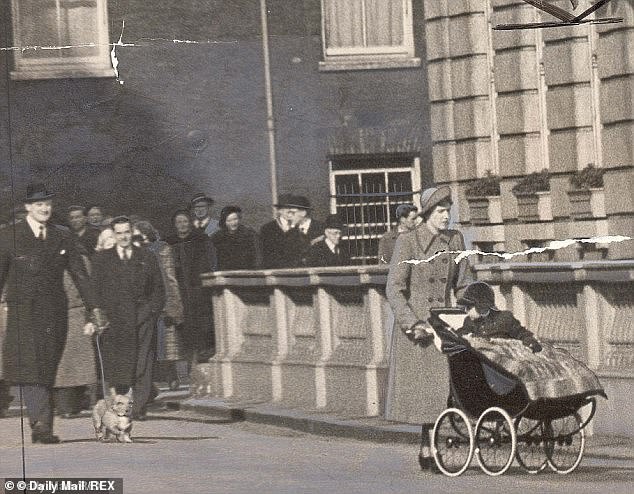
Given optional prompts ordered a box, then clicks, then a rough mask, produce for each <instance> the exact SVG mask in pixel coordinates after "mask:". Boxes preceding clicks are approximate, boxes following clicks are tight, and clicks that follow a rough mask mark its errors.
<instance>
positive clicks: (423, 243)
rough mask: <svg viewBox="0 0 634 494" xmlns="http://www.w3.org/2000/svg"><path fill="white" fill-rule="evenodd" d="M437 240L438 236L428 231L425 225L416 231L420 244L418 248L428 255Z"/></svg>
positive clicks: (417, 240)
mask: <svg viewBox="0 0 634 494" xmlns="http://www.w3.org/2000/svg"><path fill="white" fill-rule="evenodd" d="M435 238H436V235H434V234H433V233H432V232H430V231H429V230H428V228H427V227H426V226H425V223H422V224H421V225H420V226H419V227H418V228H417V229H416V242H418V246H419V247H420V248H421V249H422V251H423V253H424V254H427V251H428V250H429V247H430V246H431V244H432V242H433V241H434V239H435Z"/></svg>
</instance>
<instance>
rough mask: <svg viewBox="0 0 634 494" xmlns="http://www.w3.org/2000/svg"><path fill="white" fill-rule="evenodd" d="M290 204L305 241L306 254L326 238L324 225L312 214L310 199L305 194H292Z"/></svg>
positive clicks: (297, 226) (303, 241)
mask: <svg viewBox="0 0 634 494" xmlns="http://www.w3.org/2000/svg"><path fill="white" fill-rule="evenodd" d="M292 198H293V201H292V204H290V207H291V212H292V213H293V216H294V218H293V220H294V221H293V223H294V226H295V228H297V229H298V230H299V233H300V238H301V239H302V243H303V247H302V248H303V252H304V254H306V253H307V252H308V249H309V248H310V246H311V245H313V244H315V243H317V242H318V241H319V240H323V239H324V225H323V223H321V222H320V221H317V220H316V219H315V218H313V217H312V216H311V211H312V208H311V206H310V201H309V200H308V199H307V198H306V197H304V196H292Z"/></svg>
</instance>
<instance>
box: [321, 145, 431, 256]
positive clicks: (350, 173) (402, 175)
mask: <svg viewBox="0 0 634 494" xmlns="http://www.w3.org/2000/svg"><path fill="white" fill-rule="evenodd" d="M419 184H420V160H419V158H417V157H415V156H412V155H359V156H357V155H355V156H335V157H332V158H331V161H330V194H331V199H330V201H331V202H330V210H331V212H332V213H336V214H338V215H339V217H340V218H341V219H342V221H343V222H344V224H345V225H346V227H347V229H346V231H344V232H343V233H344V235H343V241H344V243H345V244H346V246H347V247H348V249H349V251H350V256H351V258H352V261H353V263H354V264H376V263H377V262H378V249H379V239H380V238H381V237H382V236H383V234H384V233H386V232H388V231H390V230H391V229H393V228H396V225H397V223H398V221H397V218H396V208H397V207H398V205H399V204H412V203H413V204H416V205H417V206H418V205H419V204H418V201H419V194H418V193H417V192H418V191H419Z"/></svg>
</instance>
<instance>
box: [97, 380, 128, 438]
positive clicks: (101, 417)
mask: <svg viewBox="0 0 634 494" xmlns="http://www.w3.org/2000/svg"><path fill="white" fill-rule="evenodd" d="M131 410H132V397H131V396H130V395H129V394H126V395H119V394H116V392H115V391H114V388H111V390H110V396H109V397H107V398H104V399H103V400H99V401H98V402H97V404H96V405H95V408H94V409H93V411H92V425H93V427H94V428H95V436H96V437H97V441H100V442H109V441H111V440H112V439H113V438H116V440H117V441H118V442H120V443H131V442H132V438H130V431H131V430H132V420H131V419H130V411H131Z"/></svg>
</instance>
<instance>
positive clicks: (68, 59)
mask: <svg viewBox="0 0 634 494" xmlns="http://www.w3.org/2000/svg"><path fill="white" fill-rule="evenodd" d="M11 14H12V19H13V43H14V45H15V46H16V47H18V48H20V49H19V50H16V51H15V52H14V54H15V58H14V62H15V67H14V70H13V72H12V73H11V77H12V78H13V79H52V78H66V77H112V76H114V72H113V70H112V66H111V64H110V48H109V46H108V42H109V41H108V13H107V2H106V0H11Z"/></svg>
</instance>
